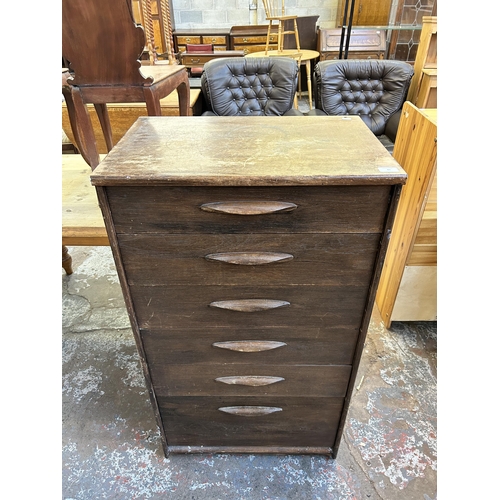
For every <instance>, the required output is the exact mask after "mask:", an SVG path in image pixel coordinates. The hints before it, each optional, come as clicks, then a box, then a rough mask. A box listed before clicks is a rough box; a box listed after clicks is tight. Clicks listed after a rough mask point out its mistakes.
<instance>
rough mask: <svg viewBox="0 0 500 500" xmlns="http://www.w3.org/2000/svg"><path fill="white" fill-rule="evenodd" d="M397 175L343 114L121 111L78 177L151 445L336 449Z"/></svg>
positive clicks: (400, 174)
mask: <svg viewBox="0 0 500 500" xmlns="http://www.w3.org/2000/svg"><path fill="white" fill-rule="evenodd" d="M193 130H195V131H196V133H193ZM221 137H223V138H224V141H221V140H220V138H221ZM332 138H333V139H332ZM256 143H258V144H259V148H258V149H256V148H255V144H256ZM319 150H321V161H318V151H319ZM270 165H271V166H272V169H271V170H270V168H269V167H270ZM405 180H406V173H405V172H404V171H403V169H402V168H401V167H400V166H399V164H398V163H397V162H396V161H395V160H394V158H393V157H392V156H391V155H390V154H389V153H388V152H387V151H386V149H385V148H384V147H383V146H382V144H381V143H380V142H379V141H378V140H377V138H376V137H375V136H374V135H373V134H372V133H371V132H370V130H369V129H368V128H367V127H366V126H365V125H364V123H363V122H362V120H361V119H360V118H359V117H357V116H356V117H350V118H349V119H345V117H336V116H332V117H327V119H325V118H324V117H309V118H307V119H306V120H304V121H301V124H300V126H298V123H297V118H296V117H284V116H281V117H260V116H253V117H248V118H247V119H246V118H244V117H243V118H242V117H141V118H139V119H138V120H137V121H136V123H135V124H134V125H133V126H132V128H131V129H130V130H129V131H128V132H127V134H126V136H125V137H124V138H123V139H122V141H121V142H120V143H119V144H117V145H116V146H115V147H114V148H113V150H112V151H111V152H110V153H109V154H108V155H107V157H106V158H105V159H104V160H103V161H102V162H101V163H100V164H99V166H98V167H97V168H96V169H95V170H94V172H93V173H92V175H91V181H92V183H93V185H95V186H96V189H97V194H98V199H99V203H100V206H101V208H102V211H103V215H104V220H105V222H106V228H107V232H108V236H109V240H110V244H111V247H112V251H113V255H114V259H115V262H116V266H117V270H118V275H119V278H120V283H121V286H122V290H123V294H124V297H125V302H126V305H127V310H128V313H129V317H130V321H131V325H132V329H133V332H134V336H135V340H136V344H137V348H138V352H139V355H140V357H141V361H142V367H143V370H144V376H145V379H146V383H147V386H148V389H149V394H150V398H151V402H152V405H153V408H154V410H155V414H156V418H157V422H158V426H159V427H160V430H161V435H162V439H163V446H164V451H165V454H166V455H167V456H168V454H169V453H279V454H283V453H284V454H289V453H296V454H326V455H330V456H333V457H335V456H336V454H337V450H338V447H339V443H340V440H341V437H342V429H343V426H344V422H345V419H346V415H347V410H348V407H349V401H350V397H351V394H352V392H353V390H354V383H355V378H356V373H357V370H358V366H359V362H360V358H361V355H362V351H363V345H364V341H365V337H366V332H367V328H368V325H369V321H370V316H371V311H372V307H373V303H374V299H375V291H376V287H377V283H378V277H379V274H380V271H381V267H382V262H383V259H384V255H385V251H386V247H387V242H388V235H389V233H390V231H391V226H392V222H393V219H394V213H395V210H396V205H397V201H398V198H399V193H400V191H401V185H402V184H403V183H404V182H405Z"/></svg>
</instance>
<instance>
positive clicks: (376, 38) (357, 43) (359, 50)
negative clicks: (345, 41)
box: [318, 28, 386, 61]
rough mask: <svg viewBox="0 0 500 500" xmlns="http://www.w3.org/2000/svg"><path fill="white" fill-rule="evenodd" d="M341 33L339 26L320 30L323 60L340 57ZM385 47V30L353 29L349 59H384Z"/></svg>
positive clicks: (319, 46) (320, 50)
mask: <svg viewBox="0 0 500 500" xmlns="http://www.w3.org/2000/svg"><path fill="white" fill-rule="evenodd" d="M341 34H342V30H341V29H339V28H335V29H319V30H318V52H319V53H320V60H321V61H325V60H330V59H338V58H339V49H340V40H341ZM385 49H386V34H385V31H384V30H372V29H354V28H353V29H352V31H351V37H350V40H349V53H348V59H383V58H384V57H385Z"/></svg>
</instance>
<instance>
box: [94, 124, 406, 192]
mask: <svg viewBox="0 0 500 500" xmlns="http://www.w3.org/2000/svg"><path fill="white" fill-rule="evenodd" d="M91 180H92V183H93V184H94V185H95V186H119V185H139V186H140V185H152V184H154V185H156V186H159V185H165V186H274V187H276V186H294V185H295V186H303V185H310V186H318V185H321V186H328V185H394V184H404V183H405V180H406V173H405V172H404V170H403V169H402V168H401V167H400V165H399V164H398V163H397V162H396V161H395V160H394V158H393V157H392V156H391V155H390V154H389V153H388V152H387V151H386V149H385V148H384V147H383V146H382V144H381V143H380V141H378V140H377V138H376V137H375V136H374V135H373V133H372V132H371V131H370V130H369V129H368V127H367V126H366V125H365V124H364V123H363V121H362V120H361V119H360V118H359V117H357V116H353V117H336V116H328V117H323V116H322V117H304V118H301V117H296V116H293V117H282V116H280V117H269V116H263V117H261V116H255V117H248V118H245V117H192V116H190V117H140V118H139V119H138V120H137V121H136V122H135V123H134V125H133V126H132V127H131V128H130V129H129V131H128V132H127V134H126V136H125V137H124V138H123V140H121V141H120V142H119V143H118V144H117V145H116V146H115V147H114V148H113V149H112V151H111V152H110V153H109V154H108V155H107V156H106V158H105V159H104V160H103V161H102V162H101V163H100V165H99V166H98V167H97V168H96V169H95V170H94V172H93V173H92V175H91Z"/></svg>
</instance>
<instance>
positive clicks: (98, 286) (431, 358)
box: [62, 247, 437, 500]
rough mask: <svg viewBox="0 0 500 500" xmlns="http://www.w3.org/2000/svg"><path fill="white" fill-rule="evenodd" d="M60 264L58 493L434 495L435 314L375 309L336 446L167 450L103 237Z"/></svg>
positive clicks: (81, 499) (388, 499) (351, 498)
mask: <svg viewBox="0 0 500 500" xmlns="http://www.w3.org/2000/svg"><path fill="white" fill-rule="evenodd" d="M69 250H70V253H71V255H72V257H73V269H74V273H73V274H72V275H71V276H66V275H65V273H64V271H62V310H63V314H62V320H63V328H62V331H63V335H62V341H63V347H62V361H63V370H62V374H63V381H62V393H63V396H62V397H63V403H62V409H63V410H62V413H63V414H62V417H63V419H62V420H63V421H62V443H63V449H62V465H63V471H62V478H63V484H62V498H64V499H65V500H87V499H89V500H90V499H92V500H93V499H99V498H102V499H127V500H128V499H165V498H169V499H170V498H172V499H186V500H187V499H191V500H194V499H223V498H228V499H238V500H240V499H259V500H264V499H308V500H309V499H321V500H325V499H335V500H344V499H345V500H355V499H356V500H359V499H370V500H374V499H384V500H395V499H398V500H400V499H404V500H413V499H415V500H417V499H418V500H435V499H436V498H437V456H436V453H437V451H436V448H437V445H436V433H437V422H436V420H437V419H436V415H437V413H436V366H437V360H436V338H437V323H436V322H408V323H399V322H395V323H393V325H392V326H391V328H390V329H386V328H385V327H384V325H383V323H382V322H381V320H380V316H379V314H378V311H377V310H375V311H374V313H373V315H372V319H371V323H370V328H369V332H368V337H367V342H366V346H365V350H364V354H363V358H362V363H361V366H360V370H359V372H358V378H357V382H356V390H355V393H354V395H353V398H352V402H351V406H350V409H349V413H348V417H347V423H346V427H345V430H344V434H343V439H342V443H341V446H340V450H339V454H338V456H337V458H336V459H335V460H332V459H329V458H327V457H324V456H291V455H290V456H286V455H284V456H274V455H229V454H224V455H171V456H170V457H169V458H168V459H167V458H165V456H164V455H163V452H162V447H161V443H160V435H159V432H158V429H157V427H156V423H155V419H154V414H153V410H152V407H151V404H150V401H149V397H148V394H147V390H146V387H145V383H144V380H143V375H142V372H141V369H140V365H139V358H138V355H137V353H136V348H135V344H134V339H133V336H132V331H131V329H130V326H129V322H128V317H127V314H126V311H125V306H124V302H123V298H122V294H121V289H120V285H119V282H118V278H117V274H116V270H115V266H114V262H113V259H112V256H111V251H110V249H109V248H108V247H71V248H69Z"/></svg>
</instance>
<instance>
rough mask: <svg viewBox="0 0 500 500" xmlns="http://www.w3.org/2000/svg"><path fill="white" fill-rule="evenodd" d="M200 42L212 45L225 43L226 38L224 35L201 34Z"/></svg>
mask: <svg viewBox="0 0 500 500" xmlns="http://www.w3.org/2000/svg"><path fill="white" fill-rule="evenodd" d="M201 43H213V44H214V45H226V44H227V40H226V37H225V36H217V35H203V36H202V37H201Z"/></svg>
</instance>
